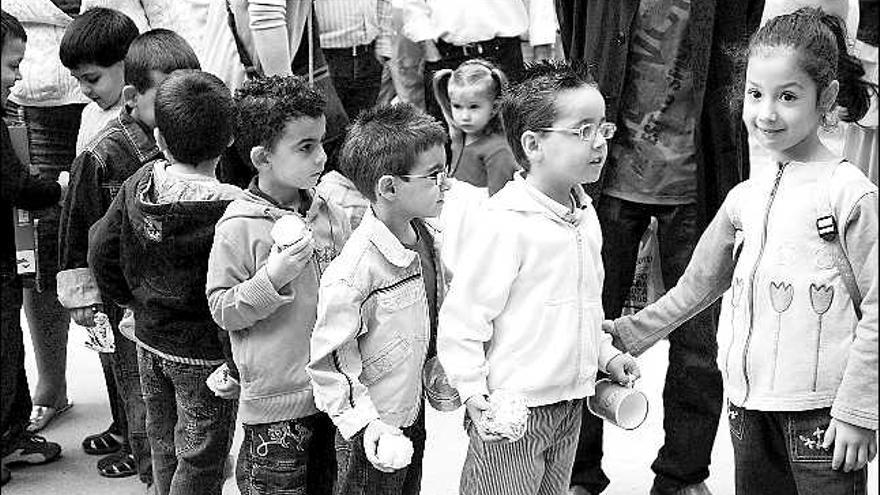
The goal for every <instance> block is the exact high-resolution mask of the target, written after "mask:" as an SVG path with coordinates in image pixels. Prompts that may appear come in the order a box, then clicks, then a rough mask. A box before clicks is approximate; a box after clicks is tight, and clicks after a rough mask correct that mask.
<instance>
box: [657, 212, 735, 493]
mask: <svg viewBox="0 0 880 495" xmlns="http://www.w3.org/2000/svg"><path fill="white" fill-rule="evenodd" d="M652 211H653V212H654V215H655V216H656V217H657V220H658V228H657V234H658V235H657V239H658V243H659V247H660V266H661V270H662V272H663V283H664V285H665V286H666V287H672V286H674V285H675V284H676V282H678V279H679V277H681V275H682V273H684V270H685V268H686V267H687V264H688V262H689V261H690V258H691V255H692V254H693V250H694V247H695V246H696V243H697V240H698V239H699V231H698V210H697V207H696V205H694V204H688V205H680V206H668V207H654V208H653V209H652ZM717 308H718V306H717V305H713V306H710V307H709V308H708V309H706V310H705V311H703V312H702V313H700V314H698V315H696V316H694V317H693V318H691V319H690V320H689V321H687V322H686V323H684V324H683V325H682V326H681V327H679V328H678V329H677V330H676V331H675V332H673V333H672V334H670V335H669V366H668V367H667V370H666V382H665V386H664V388H663V430H664V432H665V437H664V443H663V446H662V447H661V448H660V451H659V452H658V453H657V458H656V459H655V461H654V463H653V464H652V465H651V469H652V470H653V471H654V473H655V474H656V476H655V479H654V488H653V490H652V493H657V494H667V493H668V494H671V493H674V492H675V491H676V490H679V489H681V488H684V487H686V486H689V485H694V484H697V483H701V482H703V481H704V480H705V479H706V478H708V477H709V463H710V462H711V460H712V447H713V445H714V444H715V434H716V433H717V431H718V420H719V417H720V415H721V407H722V401H723V386H722V380H721V372H720V371H719V370H718V365H717V363H716V358H717V355H718V343H717V342H716V340H715V338H716V324H717Z"/></svg>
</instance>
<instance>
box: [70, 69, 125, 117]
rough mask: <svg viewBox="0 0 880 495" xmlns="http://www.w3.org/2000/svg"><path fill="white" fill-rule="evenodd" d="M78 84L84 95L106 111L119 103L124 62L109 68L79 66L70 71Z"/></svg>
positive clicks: (123, 79)
mask: <svg viewBox="0 0 880 495" xmlns="http://www.w3.org/2000/svg"><path fill="white" fill-rule="evenodd" d="M70 74H71V75H72V76H73V77H75V78H76V80H77V81H78V82H79V87H80V89H82V92H83V94H84V95H86V96H87V97H89V99H91V100H92V101H94V102H95V103H97V104H98V106H100V107H101V109H102V110H107V109H108V108H110V107H112V106H113V105H115V104H116V103H117V102H118V101H119V97H120V96H121V95H122V88H123V86H125V62H122V61H119V62H116V63H115V64H113V65H111V66H109V67H102V66H100V65H95V64H80V65H78V66H77V67H76V68H75V69H71V70H70Z"/></svg>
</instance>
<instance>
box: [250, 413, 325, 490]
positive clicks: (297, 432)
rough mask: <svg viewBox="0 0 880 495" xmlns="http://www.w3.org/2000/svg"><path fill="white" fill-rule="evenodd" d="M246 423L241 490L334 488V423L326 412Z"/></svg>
mask: <svg viewBox="0 0 880 495" xmlns="http://www.w3.org/2000/svg"><path fill="white" fill-rule="evenodd" d="M243 427H244V440H243V441H242V443H241V450H240V451H239V454H238V464H237V465H236V469H235V478H236V481H237V482H238V489H239V491H241V493H242V495H258V494H276V493H277V494H287V495H330V494H332V493H333V481H334V480H333V478H334V477H335V476H336V460H335V458H334V451H333V431H334V427H333V423H332V422H331V421H330V418H329V417H327V415H326V414H323V413H318V414H314V415H312V416H308V417H305V418H298V419H291V420H285V421H278V422H275V423H266V424H259V425H248V424H245V425H243Z"/></svg>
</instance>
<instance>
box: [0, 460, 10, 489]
mask: <svg viewBox="0 0 880 495" xmlns="http://www.w3.org/2000/svg"><path fill="white" fill-rule="evenodd" d="M10 478H12V472H10V471H9V468H7V467H6V464H3V465H0V486H3V485H5V484H6V483H9V480H10Z"/></svg>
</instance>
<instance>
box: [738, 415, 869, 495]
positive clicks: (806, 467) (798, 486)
mask: <svg viewBox="0 0 880 495" xmlns="http://www.w3.org/2000/svg"><path fill="white" fill-rule="evenodd" d="M727 415H728V418H729V424H730V438H731V440H732V441H733V459H734V466H735V475H734V476H735V479H736V493H737V495H820V494H821V495H844V494H847V495H864V494H865V493H866V492H867V484H868V468H867V466H866V467H864V468H862V469H860V470H858V471H852V472H849V473H844V472H843V471H834V470H832V469H831V457H832V454H833V453H834V447H833V446H832V447H831V448H830V449H827V450H826V449H823V448H822V438H823V436H824V434H825V430H826V429H827V428H828V424H829V423H830V421H831V409H830V408H824V409H815V410H812V411H797V412H765V411H755V410H751V409H743V408H741V407H737V406H735V405H733V404H728V409H727Z"/></svg>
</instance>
